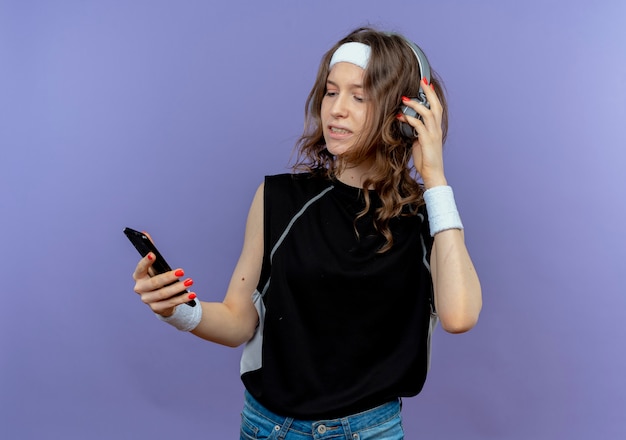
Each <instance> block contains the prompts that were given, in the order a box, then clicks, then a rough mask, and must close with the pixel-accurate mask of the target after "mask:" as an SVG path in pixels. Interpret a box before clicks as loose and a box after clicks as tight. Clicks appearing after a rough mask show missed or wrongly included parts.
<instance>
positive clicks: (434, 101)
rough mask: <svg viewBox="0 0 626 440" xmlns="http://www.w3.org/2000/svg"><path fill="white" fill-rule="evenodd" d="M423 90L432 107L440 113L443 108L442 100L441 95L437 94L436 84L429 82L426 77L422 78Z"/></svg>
mask: <svg viewBox="0 0 626 440" xmlns="http://www.w3.org/2000/svg"><path fill="white" fill-rule="evenodd" d="M422 90H423V91H424V94H425V95H426V100H427V101H428V104H429V105H430V109H431V110H433V111H434V112H435V113H439V111H440V110H441V108H442V106H441V101H440V100H439V95H437V92H436V91H435V87H434V85H433V84H432V83H431V84H429V83H428V82H427V81H426V78H423V79H422Z"/></svg>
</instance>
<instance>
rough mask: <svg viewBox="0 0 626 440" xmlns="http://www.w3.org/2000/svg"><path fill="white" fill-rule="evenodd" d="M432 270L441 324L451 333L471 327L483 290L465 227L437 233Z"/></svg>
mask: <svg viewBox="0 0 626 440" xmlns="http://www.w3.org/2000/svg"><path fill="white" fill-rule="evenodd" d="M430 269H431V275H432V278H433V287H434V290H435V307H436V309H437V314H438V315H439V319H440V322H441V326H442V327H443V329H444V330H446V331H448V332H450V333H463V332H466V331H468V330H470V329H471V328H472V327H474V325H476V322H477V321H478V315H479V314H480V310H481V308H482V292H481V287H480V281H479V280H478V275H477V274H476V270H475V269H474V264H473V263H472V260H471V258H470V256H469V253H468V251H467V248H466V247H465V240H464V234H463V231H462V230H459V229H449V230H447V231H442V232H440V233H438V234H436V235H435V242H434V244H433V250H432V253H431V256H430Z"/></svg>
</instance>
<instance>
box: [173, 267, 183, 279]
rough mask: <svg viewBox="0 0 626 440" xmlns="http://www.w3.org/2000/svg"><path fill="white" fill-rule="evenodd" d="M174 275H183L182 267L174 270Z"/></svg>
mask: <svg viewBox="0 0 626 440" xmlns="http://www.w3.org/2000/svg"><path fill="white" fill-rule="evenodd" d="M174 275H176V276H177V277H182V276H183V275H185V271H184V270H182V269H178V270H177V271H176V272H174Z"/></svg>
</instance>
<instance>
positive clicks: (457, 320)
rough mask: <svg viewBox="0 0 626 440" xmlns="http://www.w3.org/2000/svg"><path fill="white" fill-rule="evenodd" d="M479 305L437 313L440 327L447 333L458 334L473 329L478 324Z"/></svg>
mask: <svg viewBox="0 0 626 440" xmlns="http://www.w3.org/2000/svg"><path fill="white" fill-rule="evenodd" d="M479 315H480V306H479V307H477V308H475V309H473V310H458V311H454V312H450V311H448V312H447V313H440V314H439V322H440V323H441V327H442V328H443V329H444V330H445V331H446V332H448V333H452V334H460V333H465V332H468V331H470V330H471V329H473V328H474V327H475V326H476V324H478V317H479Z"/></svg>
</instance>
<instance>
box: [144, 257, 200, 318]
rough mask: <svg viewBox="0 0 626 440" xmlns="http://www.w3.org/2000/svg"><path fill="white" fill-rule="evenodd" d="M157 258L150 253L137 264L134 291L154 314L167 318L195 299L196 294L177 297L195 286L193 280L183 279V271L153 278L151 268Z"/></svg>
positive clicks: (170, 272) (172, 271)
mask: <svg viewBox="0 0 626 440" xmlns="http://www.w3.org/2000/svg"><path fill="white" fill-rule="evenodd" d="M155 258H156V257H155V255H154V254H153V253H152V252H150V253H149V254H148V255H146V256H145V257H144V258H142V259H141V260H139V263H137V267H136V268H135V272H134V273H133V279H134V280H135V289H134V290H135V292H136V293H137V294H139V296H140V297H141V300H142V301H143V302H144V303H145V304H147V305H148V306H149V307H150V308H151V309H152V311H153V312H154V313H157V314H159V315H161V316H163V317H167V316H171V315H172V314H173V313H174V309H175V308H176V306H179V305H181V304H183V303H186V302H188V301H189V300H192V299H194V298H195V297H196V294H195V293H189V294H186V295H177V294H179V293H181V292H183V291H184V290H185V289H187V288H189V287H191V286H192V285H193V280H192V279H191V278H185V279H181V278H182V277H184V276H185V272H184V271H183V270H182V269H175V270H171V271H169V272H166V273H163V274H160V275H154V276H152V274H153V271H152V270H151V268H152V264H153V263H154V261H155Z"/></svg>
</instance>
